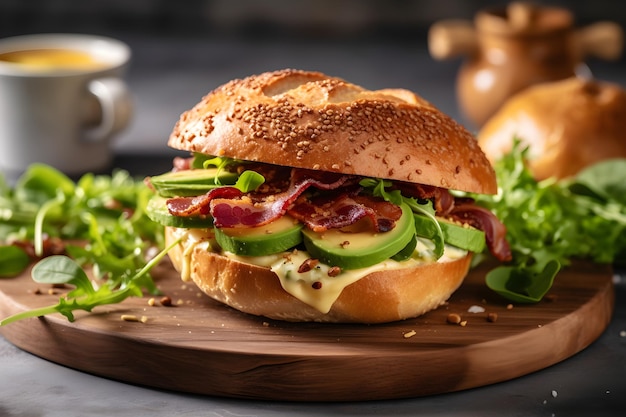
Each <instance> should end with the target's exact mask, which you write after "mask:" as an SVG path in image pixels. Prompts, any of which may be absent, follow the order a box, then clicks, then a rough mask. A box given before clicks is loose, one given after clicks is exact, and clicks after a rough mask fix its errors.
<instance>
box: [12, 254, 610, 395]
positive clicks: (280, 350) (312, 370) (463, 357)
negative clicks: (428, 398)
mask: <svg viewBox="0 0 626 417" xmlns="http://www.w3.org/2000/svg"><path fill="white" fill-rule="evenodd" d="M485 272H486V269H485V268H484V267H483V268H479V269H476V270H473V271H472V272H471V273H470V275H469V276H468V277H467V278H466V280H465V282H464V284H463V286H462V287H461V288H460V289H459V290H458V291H457V292H456V293H455V294H454V295H453V296H452V298H451V299H450V301H449V303H448V304H447V305H445V306H442V307H441V308H439V309H438V310H435V311H432V312H430V313H428V314H426V315H424V316H422V317H420V318H417V319H410V320H406V321H401V322H395V323H390V324H383V325H330V324H316V323H284V322H278V321H272V320H268V319H265V318H262V317H255V316H249V315H245V314H243V313H239V312H237V311H234V310H231V309H230V308H228V307H225V306H222V305H220V304H217V303H215V302H213V301H212V300H210V299H208V298H207V297H205V296H203V295H201V294H200V293H199V291H198V290H197V289H196V287H195V286H194V285H193V284H191V283H183V282H182V281H180V279H179V278H178V275H177V274H176V273H175V271H174V270H173V269H172V268H171V266H170V265H169V263H165V264H164V265H161V266H159V269H158V270H157V271H155V277H156V278H155V279H156V280H157V283H158V285H159V287H160V288H161V289H162V290H163V292H164V293H165V294H167V295H168V296H169V297H171V299H172V301H173V304H174V306H171V307H165V306H162V305H160V304H159V303H158V300H157V303H156V305H154V306H151V305H149V302H148V301H149V300H148V298H149V297H146V298H133V299H129V300H126V301H125V302H124V303H122V304H120V305H116V306H107V307H100V308H98V309H96V310H94V312H93V313H92V314H87V313H85V314H77V320H76V321H75V322H73V323H70V322H68V321H67V320H66V319H65V318H64V317H62V316H60V315H51V316H47V317H46V318H38V319H28V320H24V321H18V322H15V323H12V324H9V325H7V326H4V327H0V333H1V334H2V335H4V337H5V338H6V339H8V340H9V341H10V342H12V343H13V344H15V345H16V346H18V347H20V348H22V349H24V350H26V351H28V352H31V353H33V354H35V355H37V356H40V357H43V358H46V359H48V360H51V361H53V362H56V363H59V364H63V365H66V366H68V367H71V368H75V369H78V370H81V371H84V372H88V373H92V374H95V375H99V376H103V377H107V378H111V379H114V380H119V381H124V382H129V383H134V384H139V385H146V386H150V387H156V388H163V389H168V390H175V391H183V392H188V393H196V394H206V395H215V396H227V397H237V398H250V399H267V400H292V401H353V400H373V399H392V398H405V397H416V396H423V395H430V394H438V393H445V392H451V391H458V390H463V389H467V388H472V387H478V386H482V385H487V384H492V383H496V382H500V381H504V380H508V379H512V378H515V377H518V376H521V375H524V374H527V373H530V372H533V371H537V370H540V369H542V368H545V367H547V366H550V365H552V364H555V363H557V362H559V361H561V360H564V359H566V358H568V357H570V356H571V355H573V354H575V353H577V352H579V351H580V350H582V349H584V348H585V347H587V346H588V345H589V344H591V343H592V342H593V341H594V340H595V339H596V338H597V337H598V336H599V335H600V334H601V333H602V332H603V331H604V329H605V328H606V326H607V325H608V323H609V321H610V319H611V315H612V312H613V305H614V301H613V283H612V272H611V270H610V268H608V267H606V268H605V267H599V266H596V265H587V264H583V265H577V266H576V267H575V268H570V269H567V270H565V271H562V272H561V273H560V275H559V276H558V277H557V279H556V281H555V284H554V287H553V289H552V290H551V292H550V294H549V295H548V297H546V299H545V300H544V301H542V302H540V303H538V304H536V305H514V306H512V308H511V306H507V304H508V303H507V302H506V301H505V300H503V299H501V298H499V297H498V296H497V295H495V294H494V293H492V292H491V291H490V290H488V289H487V288H486V287H485V284H484V275H485ZM38 288H39V290H40V291H41V292H43V294H42V295H35V291H36V290H37V289H38ZM47 291H48V288H41V287H38V284H35V283H34V282H33V281H31V279H30V276H29V274H25V275H23V276H21V277H18V278H14V279H2V280H0V317H3V318H4V317H6V316H8V315H10V314H13V313H16V312H19V311H22V310H24V309H30V308H34V307H40V306H44V305H50V304H53V303H54V302H56V301H57V299H58V296H59V295H58V294H57V295H48V293H47ZM472 306H480V307H482V308H484V309H485V311H484V312H479V313H472V312H469V311H468V310H469V309H470V307H472ZM451 313H456V314H458V315H460V316H461V318H462V320H463V321H466V323H465V325H464V326H462V325H461V324H449V323H447V317H448V315H449V314H451ZM489 313H495V314H497V320H496V321H495V322H490V321H489V320H488V319H487V317H488V314H489ZM122 315H133V316H136V317H137V318H141V317H145V318H146V320H147V321H145V322H140V321H139V322H130V321H124V320H122V319H121V316H122Z"/></svg>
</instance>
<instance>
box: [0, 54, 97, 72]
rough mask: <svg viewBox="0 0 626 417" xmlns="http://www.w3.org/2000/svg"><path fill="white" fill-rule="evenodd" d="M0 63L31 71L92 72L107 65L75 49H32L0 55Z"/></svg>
mask: <svg viewBox="0 0 626 417" xmlns="http://www.w3.org/2000/svg"><path fill="white" fill-rule="evenodd" d="M0 62H10V63H13V64H19V65H21V66H24V68H27V69H29V70H36V71H49V70H56V69H60V70H92V69H98V68H102V67H104V66H105V65H106V64H105V63H104V62H102V61H99V60H97V59H96V58H94V57H93V56H92V55H90V54H89V53H87V52H83V51H78V50H74V49H30V50H22V51H12V52H5V53H0Z"/></svg>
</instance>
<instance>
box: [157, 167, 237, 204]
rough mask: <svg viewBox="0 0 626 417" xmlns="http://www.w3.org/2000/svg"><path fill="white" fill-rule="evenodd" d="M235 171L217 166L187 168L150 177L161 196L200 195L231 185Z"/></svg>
mask: <svg viewBox="0 0 626 417" xmlns="http://www.w3.org/2000/svg"><path fill="white" fill-rule="evenodd" d="M237 177H238V175H237V173H235V172H228V171H225V170H223V169H218V168H207V169H188V170H184V171H173V172H167V173H165V174H161V175H156V176H154V177H150V182H151V183H152V185H153V186H154V188H155V189H156V191H157V193H159V195H161V196H163V197H177V196H180V197H188V196H196V195H201V194H204V193H206V192H208V191H209V190H211V189H213V188H215V187H219V186H222V185H233V184H235V182H236V181H237Z"/></svg>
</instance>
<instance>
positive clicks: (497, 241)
mask: <svg viewBox="0 0 626 417" xmlns="http://www.w3.org/2000/svg"><path fill="white" fill-rule="evenodd" d="M450 217H452V218H453V219H455V220H458V221H460V222H462V223H467V224H469V225H471V226H473V227H475V228H477V229H479V230H482V231H483V232H485V240H486V242H487V248H488V249H489V251H490V252H491V254H492V255H493V256H495V257H496V259H498V260H500V261H502V262H506V261H510V260H511V259H512V258H513V255H512V254H511V248H510V246H509V242H508V241H507V240H506V227H505V226H504V224H502V222H500V220H499V219H498V218H497V217H496V216H495V215H494V214H493V213H492V212H491V211H489V210H488V209H486V208H484V207H481V206H477V205H476V204H474V203H473V202H472V201H467V200H461V199H458V200H457V204H456V205H455V207H454V208H453V209H452V211H451V212H450Z"/></svg>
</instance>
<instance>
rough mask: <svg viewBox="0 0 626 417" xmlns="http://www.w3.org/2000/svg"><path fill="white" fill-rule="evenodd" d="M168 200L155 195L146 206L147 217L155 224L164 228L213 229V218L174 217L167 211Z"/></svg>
mask: <svg viewBox="0 0 626 417" xmlns="http://www.w3.org/2000/svg"><path fill="white" fill-rule="evenodd" d="M166 203H167V198H165V197H161V196H159V195H154V196H152V197H151V198H150V200H148V204H146V215H147V216H148V217H149V218H150V220H152V221H153V222H157V223H160V224H162V225H163V226H172V227H181V228H185V229H203V228H207V227H213V217H211V216H192V217H180V216H173V215H172V214H170V212H169V210H168V209H167V204H166Z"/></svg>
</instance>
